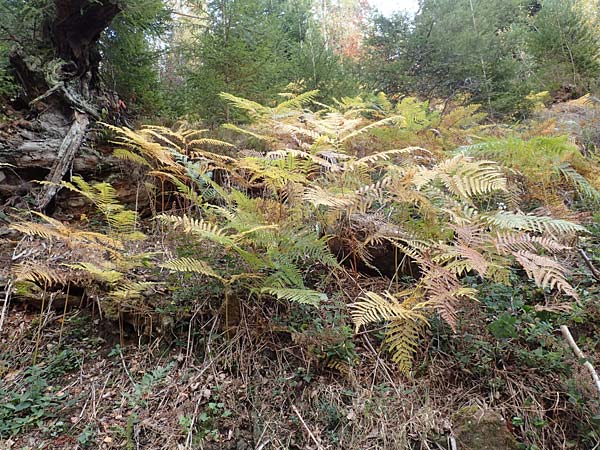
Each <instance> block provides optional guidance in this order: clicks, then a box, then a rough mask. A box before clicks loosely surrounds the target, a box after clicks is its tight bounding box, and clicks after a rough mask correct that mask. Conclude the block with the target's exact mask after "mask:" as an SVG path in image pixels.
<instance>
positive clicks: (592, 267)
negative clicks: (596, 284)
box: [579, 248, 600, 281]
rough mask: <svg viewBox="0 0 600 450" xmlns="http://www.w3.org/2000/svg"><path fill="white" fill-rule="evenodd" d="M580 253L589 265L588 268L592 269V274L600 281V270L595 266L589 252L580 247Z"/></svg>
mask: <svg viewBox="0 0 600 450" xmlns="http://www.w3.org/2000/svg"><path fill="white" fill-rule="evenodd" d="M579 254H580V255H581V257H582V258H583V260H584V261H585V264H586V265H587V266H588V268H589V269H590V272H592V276H593V277H594V278H595V279H596V280H598V281H600V271H599V270H598V269H596V267H594V263H592V260H591V259H590V257H589V256H588V255H587V253H586V252H585V250H584V249H582V248H580V249H579Z"/></svg>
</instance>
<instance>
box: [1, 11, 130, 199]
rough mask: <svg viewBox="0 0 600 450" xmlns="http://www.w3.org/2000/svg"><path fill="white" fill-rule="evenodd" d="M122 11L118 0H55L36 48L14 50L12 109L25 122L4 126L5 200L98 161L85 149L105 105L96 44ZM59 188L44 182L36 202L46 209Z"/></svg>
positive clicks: (87, 169)
mask: <svg viewBox="0 0 600 450" xmlns="http://www.w3.org/2000/svg"><path fill="white" fill-rule="evenodd" d="M121 8H122V4H121V2H120V1H119V0H54V9H53V13H52V14H51V15H50V16H49V17H48V18H47V20H46V21H45V23H44V24H43V26H42V27H41V30H42V33H43V35H42V36H41V39H40V42H39V45H38V46H37V47H36V46H33V45H32V46H29V47H27V48H23V47H19V46H16V47H15V48H14V49H13V50H12V51H11V53H10V55H9V61H10V64H11V67H12V70H13V73H14V75H15V79H16V80H17V81H18V83H19V84H20V85H21V88H22V89H21V96H20V98H19V99H18V101H17V102H15V106H14V107H15V108H16V109H20V111H16V112H17V113H18V114H16V116H18V118H19V119H21V120H13V121H12V122H10V124H9V125H8V126H4V127H2V128H1V129H0V162H1V163H9V164H12V165H13V166H15V171H14V173H13V175H14V176H11V179H10V180H9V181H10V182H3V181H2V180H0V184H1V185H2V186H1V187H0V200H2V197H10V196H14V195H17V194H18V195H22V194H21V192H22V190H23V188H24V187H27V188H29V187H33V186H36V185H35V184H34V183H28V182H29V181H32V180H42V179H45V180H46V181H49V182H51V183H60V181H61V180H62V179H63V177H64V176H65V175H66V174H67V172H68V171H69V170H70V169H71V168H72V169H73V170H74V171H76V172H78V173H82V172H93V171H94V170H95V169H96V168H97V167H98V166H99V162H100V160H101V155H98V154H95V155H94V154H93V152H90V151H88V150H89V149H88V148H85V147H83V150H84V151H83V152H80V149H81V148H82V146H83V145H84V143H85V140H86V135H87V131H88V127H89V125H90V123H91V121H92V120H94V119H98V117H99V111H100V109H101V108H103V107H104V104H105V103H106V102H105V100H106V99H105V98H104V97H103V93H102V90H101V87H100V80H99V76H98V73H99V68H100V60H101V55H100V52H99V51H98V48H97V42H98V39H99V38H100V35H101V33H102V32H103V31H104V30H105V29H106V28H107V27H108V26H109V24H110V22H111V21H112V19H113V18H114V17H115V16H116V15H117V14H118V13H119V12H120V11H121ZM45 46H46V47H49V46H51V48H44V47H45ZM40 49H41V51H40ZM36 52H37V53H36ZM16 105H19V106H16ZM3 175H4V176H5V177H8V176H9V175H8V171H4V173H3ZM0 178H2V174H0ZM11 183H12V186H14V188H12V189H11ZM5 184H6V186H4V185H5ZM17 185H20V187H17ZM57 191H58V188H57V187H56V186H50V185H46V186H45V187H44V188H43V190H42V193H41V197H39V202H38V207H39V208H40V209H44V208H45V207H46V206H48V204H49V203H50V201H51V200H52V198H53V197H54V195H55V194H56V192H57Z"/></svg>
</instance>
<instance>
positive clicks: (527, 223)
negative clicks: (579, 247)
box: [481, 211, 588, 235]
mask: <svg viewBox="0 0 600 450" xmlns="http://www.w3.org/2000/svg"><path fill="white" fill-rule="evenodd" d="M481 217H482V219H483V220H485V221H487V222H488V223H489V224H490V225H493V226H495V227H498V228H499V229H505V230H520V231H533V232H536V233H544V232H547V233H551V234H559V235H560V234H568V233H587V232H588V231H587V229H586V228H585V227H583V226H581V225H579V224H576V223H573V222H569V221H568V220H562V219H554V218H552V217H548V216H533V215H530V214H516V213H513V212H509V211H498V212H496V213H495V214H492V215H488V214H483V215H482V216H481Z"/></svg>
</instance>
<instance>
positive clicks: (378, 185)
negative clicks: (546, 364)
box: [117, 92, 585, 372]
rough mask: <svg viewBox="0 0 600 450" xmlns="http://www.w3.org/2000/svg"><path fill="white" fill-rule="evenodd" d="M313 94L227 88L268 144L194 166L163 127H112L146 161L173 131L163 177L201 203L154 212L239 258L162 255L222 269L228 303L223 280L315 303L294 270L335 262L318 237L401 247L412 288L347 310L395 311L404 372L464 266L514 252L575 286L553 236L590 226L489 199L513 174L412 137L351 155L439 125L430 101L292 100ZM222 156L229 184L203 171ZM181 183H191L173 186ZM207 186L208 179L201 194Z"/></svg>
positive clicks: (455, 295)
mask: <svg viewBox="0 0 600 450" xmlns="http://www.w3.org/2000/svg"><path fill="white" fill-rule="evenodd" d="M314 95H315V93H314V92H309V93H307V94H305V95H299V96H296V97H293V96H292V97H290V98H289V99H288V100H286V101H284V102H282V103H280V104H279V105H276V106H274V107H267V106H263V105H261V104H259V103H256V102H253V101H249V100H246V99H243V98H240V97H237V96H233V95H231V94H222V98H224V99H226V100H227V101H228V102H229V104H230V105H231V107H236V108H237V109H240V110H242V111H243V112H244V114H246V116H247V118H248V119H249V120H252V122H253V123H252V124H251V125H249V126H247V127H246V128H245V129H241V128H235V130H239V131H240V132H242V133H244V134H245V133H246V130H248V131H249V133H251V134H252V135H253V136H260V138H261V140H262V141H263V142H265V143H266V144H267V145H268V146H272V147H273V148H274V150H272V151H267V152H266V153H259V152H254V153H252V154H251V155H250V156H246V155H243V154H242V155H239V156H237V157H227V159H223V158H222V157H218V156H217V155H216V154H209V153H206V152H205V153H203V155H202V158H204V159H205V160H206V163H205V165H201V166H199V165H196V164H191V163H190V162H189V161H187V160H186V159H185V158H183V156H184V155H183V154H182V153H180V151H182V148H181V146H179V145H175V146H173V145H172V144H173V142H172V141H171V140H170V138H169V139H167V137H166V136H167V135H169V133H170V132H168V131H167V130H163V131H159V130H156V133H154V134H150V135H148V137H149V138H151V139H152V140H153V141H151V142H146V141H142V140H140V137H139V136H138V137H137V138H136V137H135V135H136V133H135V132H131V131H129V130H117V131H118V132H119V134H121V135H124V136H127V141H128V142H130V143H132V145H131V146H130V148H131V149H132V150H136V149H137V154H138V155H139V156H146V157H151V158H152V160H153V161H155V162H156V161H160V160H161V158H158V159H157V158H156V155H157V154H163V153H164V154H167V151H166V150H159V148H160V147H161V143H163V142H167V143H170V144H169V145H170V150H169V152H170V155H171V156H170V158H162V160H163V161H164V163H163V164H162V165H161V164H160V163H159V164H158V166H157V168H158V169H159V170H160V169H165V168H166V169H168V170H169V172H170V173H171V174H173V175H171V177H170V179H171V180H173V182H174V183H175V185H177V186H178V190H179V192H180V193H181V195H183V196H184V197H185V198H186V199H187V200H188V201H191V202H192V204H193V205H194V207H195V208H198V211H200V212H201V215H200V217H193V216H189V215H182V216H175V215H162V216H160V218H161V219H162V220H163V221H167V222H170V223H172V224H173V225H174V228H175V229H179V230H181V231H183V232H184V233H186V234H190V235H193V236H195V238H196V239H198V240H199V242H206V243H210V244H211V245H216V246H217V247H218V248H220V251H221V252H224V253H225V254H226V255H228V256H229V257H232V256H233V257H234V258H235V259H237V261H238V263H237V264H234V265H233V266H232V267H230V268H228V269H226V270H225V271H224V270H223V269H222V268H217V267H215V266H214V264H211V263H209V262H208V261H207V260H206V259H199V258H197V257H187V256H186V257H182V258H179V259H175V260H172V261H169V262H166V263H164V264H163V267H165V268H169V269H172V270H176V271H183V272H193V273H197V274H199V275H201V276H208V277H211V278H214V279H217V280H219V281H220V282H221V283H222V284H223V285H224V288H225V301H226V304H227V301H228V299H229V296H230V294H231V291H230V289H231V287H232V285H233V284H234V283H237V282H242V281H243V282H244V283H245V284H246V285H247V286H249V287H250V288H251V289H252V290H253V292H255V293H268V294H270V295H272V296H274V297H276V298H280V299H288V300H291V301H294V302H297V303H308V304H313V305H316V304H317V303H318V301H319V300H320V297H321V294H319V292H318V291H315V290H313V289H311V288H307V286H306V285H305V283H304V273H303V269H304V267H307V265H308V266H310V265H314V264H320V265H323V266H326V267H336V262H335V260H334V258H333V257H332V255H331V253H330V251H329V249H328V248H327V246H326V243H327V242H330V243H331V242H338V243H340V244H339V245H341V249H342V252H346V254H347V256H346V257H347V258H350V259H351V260H353V263H354V266H355V267H356V262H357V261H359V260H360V261H361V262H362V263H363V264H365V265H366V266H367V267H370V268H373V269H374V270H377V268H376V266H375V265H374V264H377V262H376V261H375V260H374V258H373V256H372V254H371V251H372V248H373V247H374V246H382V245H383V246H388V247H389V248H392V249H395V251H396V252H398V253H399V254H400V258H401V259H402V258H410V259H412V260H413V261H414V262H415V263H416V264H418V265H419V268H420V271H421V278H420V279H419V280H418V281H417V282H416V286H414V287H412V288H410V289H409V290H407V291H406V292H404V293H396V292H391V291H390V292H385V293H383V294H379V293H376V292H369V293H367V294H366V296H365V297H362V298H360V299H358V300H357V302H356V303H354V304H353V305H352V308H353V320H354V322H355V325H356V326H357V327H360V326H363V325H368V324H371V323H378V322H381V321H389V322H390V326H389V328H388V334H387V337H386V343H387V346H388V348H389V349H390V351H391V352H392V355H393V356H392V359H393V360H394V361H396V362H398V364H399V365H400V367H401V368H402V370H404V371H405V372H408V371H409V369H410V367H411V358H412V354H413V353H414V351H415V349H416V347H417V343H418V339H419V336H420V335H421V334H422V331H423V329H424V327H425V325H426V324H427V322H428V321H429V320H430V318H431V317H432V315H433V314H434V313H437V314H439V315H440V316H441V317H442V318H443V320H444V321H446V322H447V323H448V324H449V325H450V327H452V329H455V330H456V329H457V326H458V323H459V315H460V314H459V308H460V305H461V304H462V303H463V302H465V301H470V300H473V299H475V297H476V291H475V290H473V289H472V288H470V287H468V286H465V285H464V284H463V283H462V281H461V279H462V277H463V276H465V275H466V274H469V273H477V274H478V275H479V276H480V277H482V278H484V279H489V280H493V281H501V282H507V280H508V273H509V269H510V267H512V266H513V265H515V264H519V265H520V266H521V267H522V268H523V269H524V270H525V272H526V273H527V275H528V276H529V278H530V279H531V280H532V281H533V282H534V283H535V284H536V285H537V286H539V287H540V288H541V289H543V290H547V291H552V290H557V291H559V292H561V293H563V294H565V295H567V296H571V297H573V298H577V292H576V291H575V289H574V288H573V287H572V286H571V285H570V284H569V282H568V276H569V273H568V269H567V267H566V265H564V264H563V263H562V262H560V260H559V258H557V257H558V254H559V253H561V252H562V253H564V251H565V250H567V249H568V247H567V246H566V245H564V244H563V243H562V240H564V239H568V238H569V237H571V236H575V235H576V234H577V233H583V232H585V229H584V228H583V227H582V226H580V225H578V224H575V223H572V222H569V221H567V220H563V219H556V218H552V217H550V216H542V215H533V214H522V213H520V212H517V211H504V210H502V209H500V210H498V208H497V206H496V204H495V200H496V199H497V198H498V196H502V195H503V194H508V189H509V180H508V179H507V177H506V175H505V170H504V169H503V168H502V167H501V166H499V165H498V164H497V163H495V162H492V161H489V160H486V159H474V158H473V157H470V156H465V155H464V154H462V153H459V154H455V155H454V156H449V157H448V156H447V155H443V154H440V155H434V154H432V153H430V152H428V151H427V150H424V149H422V148H420V147H408V148H404V149H393V150H387V151H382V152H376V153H372V154H367V155H366V156H362V157H358V156H355V155H354V154H352V149H353V145H354V143H355V142H357V141H359V140H363V139H368V138H369V137H370V136H372V135H374V134H375V133H378V132H379V131H380V130H386V129H392V130H393V129H396V128H399V129H402V130H405V132H406V133H419V132H421V130H423V129H426V128H427V127H429V126H431V125H432V124H433V123H434V122H436V123H438V124H442V123H444V118H443V117H441V118H440V117H439V116H438V115H437V114H433V113H430V112H429V111H428V109H427V104H423V103H421V102H418V101H416V100H415V99H406V100H405V101H402V102H400V103H399V104H398V105H397V106H396V107H394V106H393V105H392V104H391V103H390V102H386V101H385V97H382V96H379V97H377V98H376V99H374V100H372V101H370V103H368V102H367V101H364V100H362V99H359V98H355V99H350V98H344V99H342V100H341V101H339V102H337V105H336V107H325V108H324V109H323V110H321V111H319V112H316V113H311V112H308V111H306V110H297V109H295V108H298V107H302V108H304V107H305V106H306V105H307V104H308V103H309V102H310V101H311V100H312V99H313V98H314ZM399 112H401V114H398V113H399ZM473 114H476V109H467V110H462V111H459V112H458V113H457V114H455V116H454V119H453V122H452V123H453V124H454V125H453V126H457V124H458V123H461V122H462V123H464V124H465V128H466V130H468V129H469V127H471V128H472V127H477V125H474V124H473V120H469V117H470V115H471V116H472V115H473ZM475 123H476V121H475ZM445 126H448V125H445ZM448 127H449V126H448ZM232 129H233V128H232ZM186 133H187V134H189V135H193V134H194V132H193V131H190V132H186ZM186 133H184V134H186ZM171 134H172V133H171ZM290 135H293V136H294V141H293V143H290V142H289V136H290ZM137 142H139V143H140V144H139V147H136V145H137V144H135V143H137ZM282 143H285V149H284V150H281V146H282V145H281V144H282ZM157 145H158V147H156V146H157ZM146 148H154V150H153V152H148V151H147V150H145V149H146ZM174 148H177V149H178V150H174ZM478 148H479V147H478ZM559 153H560V152H559ZM561 154H562V153H561ZM548 157H549V158H551V157H552V156H551V155H549V156H548ZM130 159H131V160H135V158H130ZM178 166H179V167H180V169H176V167H178ZM217 167H218V168H219V170H222V171H224V172H225V173H227V179H228V180H229V182H228V183H225V184H223V185H219V184H217V183H216V182H215V181H213V180H212V179H211V176H210V174H212V173H213V172H212V170H214V168H217ZM546 170H549V168H548V167H546ZM154 172H156V171H154ZM190 182H191V183H192V184H191V187H192V189H182V186H183V185H186V186H188V185H190ZM194 184H195V186H194ZM206 186H210V187H211V188H212V190H213V193H212V194H211V196H210V197H209V198H207V199H205V198H204V195H203V193H204V192H206ZM192 192H193V195H192ZM315 229H316V230H318V232H319V233H320V234H321V235H322V236H323V237H322V238H319V235H318V234H316V233H315V232H314V231H312V230H315ZM538 234H541V236H539V235H538ZM231 269H233V270H231ZM394 276H399V274H398V273H396V274H395V275H394ZM397 296H400V297H401V298H403V300H402V301H399V300H397V298H398V297H397Z"/></svg>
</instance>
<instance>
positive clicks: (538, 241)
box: [492, 232, 570, 255]
mask: <svg viewBox="0 0 600 450" xmlns="http://www.w3.org/2000/svg"><path fill="white" fill-rule="evenodd" d="M492 242H493V243H494V245H495V247H496V249H497V250H498V253H500V254H501V255H508V254H510V253H515V252H520V251H526V252H532V253H536V252H538V251H539V249H540V248H542V249H544V250H547V251H549V252H552V253H559V252H563V251H565V250H568V249H570V247H568V246H566V245H563V244H560V243H559V242H557V241H555V240H554V239H552V238H549V237H546V236H535V235H531V234H526V233H506V232H505V233H498V234H497V235H496V237H495V238H494V239H493V241H492Z"/></svg>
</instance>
